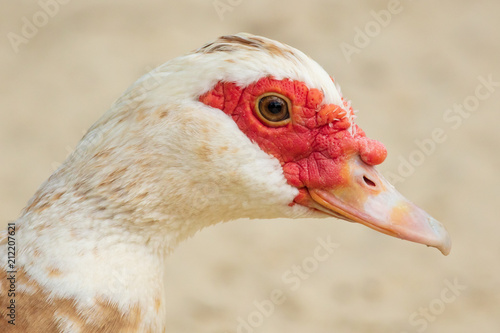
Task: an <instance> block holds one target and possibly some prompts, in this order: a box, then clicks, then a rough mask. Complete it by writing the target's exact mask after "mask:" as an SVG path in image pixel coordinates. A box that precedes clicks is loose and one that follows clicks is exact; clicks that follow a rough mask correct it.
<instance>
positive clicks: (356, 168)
mask: <svg viewBox="0 0 500 333" xmlns="http://www.w3.org/2000/svg"><path fill="white" fill-rule="evenodd" d="M345 175H346V178H347V179H346V184H345V185H343V186H339V187H336V188H333V189H314V188H308V191H309V195H310V197H311V199H312V202H309V205H310V206H312V207H311V208H315V209H317V210H319V211H322V212H324V213H326V214H329V215H332V216H335V217H338V218H342V219H344V220H347V221H351V222H358V223H361V224H364V225H366V226H367V227H370V228H372V229H375V230H377V231H380V232H382V233H384V234H387V235H390V236H394V237H398V238H401V239H405V240H409V241H412V242H416V243H421V244H425V245H428V246H433V247H435V248H437V249H439V250H440V251H441V252H442V253H443V254H444V255H448V253H450V249H451V240H450V237H449V236H448V233H447V232H446V229H445V228H444V227H443V225H442V224H441V223H439V222H438V221H437V220H435V219H434V218H432V217H431V216H430V215H429V214H427V213H426V212H425V211H424V210H422V209H421V208H419V207H417V206H416V205H414V204H413V203H411V202H410V201H409V200H408V199H406V198H405V197H403V195H401V194H400V193H399V192H398V191H396V189H395V188H394V186H392V185H391V184H390V183H389V182H388V181H387V180H386V179H385V178H384V177H383V176H382V175H381V174H380V173H379V172H378V171H377V170H376V169H375V168H374V167H373V166H370V165H367V164H366V163H364V162H363V161H361V159H360V158H359V157H354V158H352V159H351V160H350V161H349V162H348V163H347V167H346V169H345Z"/></svg>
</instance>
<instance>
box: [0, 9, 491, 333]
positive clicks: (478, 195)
mask: <svg viewBox="0 0 500 333" xmlns="http://www.w3.org/2000/svg"><path fill="white" fill-rule="evenodd" d="M66 2H67V3H66V4H61V5H60V8H59V9H58V11H57V13H55V15H54V17H53V18H50V19H49V20H48V22H47V24H46V25H44V26H42V27H40V28H39V29H38V33H37V34H36V35H35V36H34V37H32V38H30V39H29V40H28V42H27V43H26V44H20V45H19V50H18V52H17V53H16V52H14V49H13V47H12V45H11V43H10V42H9V39H8V33H9V32H14V33H16V34H19V35H21V32H22V27H23V24H24V23H23V20H22V18H23V17H26V18H27V19H28V20H29V21H31V22H33V16H34V15H38V14H37V13H38V12H40V11H41V10H42V9H41V7H40V4H39V3H37V2H34V1H33V2H31V1H4V2H3V3H2V11H1V14H0V29H1V31H0V32H1V34H0V35H1V39H0V50H1V53H0V57H1V58H0V78H1V79H0V110H1V111H0V161H1V163H0V223H1V226H2V228H3V227H4V226H5V224H6V223H7V222H8V221H12V220H15V219H16V217H17V214H18V213H19V211H20V210H21V209H22V208H23V207H24V205H25V203H26V202H27V200H28V199H29V198H30V197H31V195H32V194H33V193H34V192H35V190H36V189H37V188H38V186H39V185H40V184H41V183H42V182H43V181H44V180H45V179H46V178H47V177H48V176H49V175H50V174H51V173H52V171H53V170H54V168H55V167H57V165H58V163H60V162H62V161H63V160H64V158H65V157H66V156H67V154H68V153H69V151H71V149H72V148H73V147H74V146H75V145H76V143H77V142H78V140H79V139H80V138H81V136H82V134H83V132H84V131H85V130H86V129H87V128H88V127H89V126H90V125H91V124H92V123H93V122H94V121H95V120H97V118H98V117H99V116H100V115H101V114H102V113H103V112H104V111H105V110H106V109H107V108H108V107H109V106H110V105H111V103H112V102H113V101H114V100H115V99H116V98H118V96H119V95H120V94H121V93H122V92H123V91H124V90H125V89H126V88H127V86H128V85H130V84H131V83H132V82H133V81H134V80H135V79H136V78H138V77H139V76H140V75H142V74H143V73H145V72H146V71H148V70H150V69H151V68H154V67H155V66H157V65H159V64H161V63H162V62H164V61H166V60H169V59H171V58H173V57H176V56H178V55H181V54H183V53H186V52H188V51H190V50H192V49H195V48H197V47H199V46H200V45H202V44H203V43H205V42H207V41H210V40H212V39H214V38H216V37H217V36H219V35H222V34H230V33H236V32H240V31H246V32H252V33H255V34H261V35H265V36H267V37H270V38H274V39H278V40H280V41H283V42H285V43H288V44H290V45H292V46H295V47H297V48H299V49H301V50H302V51H304V52H306V53H307V54H309V55H310V56H311V57H312V58H314V59H316V60H317V61H318V62H319V63H320V64H322V65H323V66H324V68H325V69H326V70H327V71H328V72H329V73H331V74H332V75H334V76H335V78H336V80H337V81H338V82H339V83H340V84H341V86H342V88H343V93H344V95H345V96H346V97H347V98H349V99H351V100H352V101H353V105H354V107H355V108H356V109H358V110H360V112H359V113H358V120H357V121H358V123H359V124H360V125H361V127H362V128H363V129H364V130H365V131H366V132H367V134H368V135H369V136H370V137H373V138H376V139H379V140H380V141H382V142H383V143H385V144H386V146H387V148H388V150H389V157H388V158H387V160H386V162H385V163H384V164H383V165H382V167H381V169H382V171H383V173H385V174H386V175H388V174H391V173H396V174H397V172H398V168H399V167H400V165H401V161H402V160H403V159H405V160H408V159H409V158H410V156H413V158H414V159H415V158H417V157H418V156H417V155H418V154H419V153H415V151H418V150H419V148H418V146H417V145H416V143H415V140H424V139H426V138H431V135H432V132H433V130H434V129H435V128H440V129H442V130H443V131H444V133H445V135H446V139H445V140H444V142H442V143H439V144H436V149H435V151H434V152H433V153H431V154H429V156H425V158H424V159H423V160H419V163H420V165H418V166H416V167H415V170H414V171H413V172H410V174H409V175H406V176H405V177H404V181H399V182H398V184H397V187H398V188H399V190H400V191H401V192H402V193H403V194H405V195H406V196H407V197H409V198H410V199H412V200H413V201H414V202H416V203H417V204H418V205H420V206H422V207H423V208H425V209H426V210H427V211H428V212H430V213H431V214H432V215H433V216H435V217H436V218H437V219H439V220H441V221H442V222H443V223H444V224H445V225H446V226H447V228H448V230H449V232H450V234H451V236H452V239H453V249H452V252H451V255H450V256H448V257H444V256H442V255H441V254H439V253H438V252H437V251H436V250H434V249H427V248H425V247H424V246H421V245H416V244H412V243H409V242H403V241H400V240H397V239H394V238H390V237H388V236H385V235H381V234H378V233H376V232H374V231H372V230H369V229H368V228H365V227H361V226H358V225H354V224H349V223H346V222H343V221H339V220H335V219H331V220H307V221H285V220H283V221H276V220H275V221H238V222H234V223H228V224H225V225H218V226H216V227H212V228H209V229H207V230H204V231H203V232H201V233H199V234H198V235H197V236H196V237H194V238H193V239H191V240H189V241H187V242H186V243H184V244H183V245H182V246H181V247H180V248H179V249H178V251H177V252H176V253H175V255H173V256H172V257H171V258H170V259H169V261H168V267H169V273H168V277H167V278H168V281H169V285H168V291H169V293H170V294H171V298H170V303H169V305H168V306H169V313H168V317H169V321H170V327H169V329H170V331H171V332H235V331H237V327H238V318H239V317H240V318H242V319H244V320H245V321H247V322H248V321H249V320H250V321H252V320H253V323H254V326H256V327H251V330H249V329H248V328H247V329H246V331H253V332H339V333H345V332H381V333H382V332H383V333H401V332H408V333H410V332H429V333H430V332H434V333H435V332H440V333H441V332H454V333H460V332H473V331H474V332H499V331H500V241H499V238H500V236H499V235H500V221H499V218H498V216H499V214H500V209H499V207H500V206H499V203H498V199H499V194H498V192H499V188H500V177H499V173H498V170H499V168H500V154H499V148H498V145H499V144H500V135H499V130H498V126H499V124H500V115H499V114H500V113H499V111H500V110H499V105H500V89H499V88H500V87H498V86H497V87H493V88H492V92H490V94H489V96H487V97H484V96H483V95H484V94H483V95H482V96H483V97H484V98H482V100H479V99H476V101H479V103H478V105H475V106H474V104H473V102H474V98H475V97H474V94H475V91H476V88H477V87H478V86H480V84H481V83H480V81H479V79H478V77H479V76H482V77H484V78H488V76H490V75H491V76H492V78H493V81H495V82H499V81H500V64H499V59H500V23H499V22H500V21H499V20H498V19H499V13H500V3H499V2H498V1H495V0H490V1H465V0H461V1H457V0H453V1H452V0H447V1H439V2H437V1H431V0H421V1H409V0H401V2H400V5H399V6H398V7H397V8H399V9H400V10H399V12H398V13H396V14H393V15H391V19H390V22H388V24H385V25H386V26H385V27H384V26H381V24H380V23H377V21H376V20H375V18H374V16H373V13H372V11H375V12H379V11H381V10H388V6H389V5H388V3H389V1H368V0H366V1H326V0H324V1H321V0H310V1H296V0H293V1H290V0H289V1H273V2H272V3H271V2H269V1H267V2H266V1H262V0H259V1H249V0H246V1H245V0H243V1H241V0H221V1H212V0H210V1H201V0H190V1H183V2H181V1H165V0H161V1H160V0H157V1H154V0H146V1H140V2H139V1H135V2H134V1H130V0H127V1H123V0H122V1H105V2H103V1H97V0H92V1H78V2H77V1H66ZM215 4H219V6H224V5H225V6H226V7H220V8H219V10H224V9H225V10H226V11H225V12H223V13H218V12H217V9H216V6H215ZM42 18H43V17H39V18H38V19H42ZM42 23H43V22H42ZM377 25H378V31H377ZM365 28H370V29H372V30H370V34H372V35H373V37H369V41H368V43H367V44H368V45H361V44H359V43H360V41H359V40H358V41H357V42H358V46H363V47H359V48H358V49H359V52H358V53H354V54H352V56H351V57H350V61H348V59H347V58H346V57H345V55H344V54H343V52H342V50H341V47H340V46H341V45H343V44H342V43H348V44H350V45H351V46H353V47H356V44H355V41H354V40H355V37H356V34H357V31H358V30H357V29H360V30H364V29H365ZM11 36H12V35H11ZM358 39H359V38H358ZM344 45H345V44H344ZM479 89H482V90H481V91H482V92H483V93H484V92H487V90H485V89H484V88H479ZM464 102H468V103H472V104H470V105H472V106H470V105H469V109H472V111H471V112H467V113H468V114H469V115H468V116H467V117H464V116H460V117H459V118H458V119H457V118H456V115H455V120H454V121H453V122H451V121H446V120H445V118H444V115H445V112H446V110H447V109H449V108H452V107H453V106H454V104H463V103H464ZM458 121H460V124H459V123H458ZM453 126H454V127H456V128H453ZM412 154H413V155H412ZM328 236H329V237H331V239H332V241H334V242H336V243H337V244H339V247H338V249H336V250H335V252H334V253H333V254H331V256H330V257H329V258H328V260H327V261H325V262H322V263H320V264H319V267H318V269H317V270H315V271H314V272H312V273H311V274H310V277H308V278H307V279H304V280H303V281H302V284H301V286H300V288H299V289H298V290H296V291H292V290H290V288H289V287H290V285H287V284H285V283H284V282H283V280H282V275H283V274H285V272H287V270H289V269H290V267H292V265H300V264H301V263H302V262H303V260H305V259H306V258H308V257H310V256H311V255H312V254H313V251H314V249H315V247H316V246H317V245H318V241H317V238H318V237H322V238H323V239H326V238H327V237H328ZM446 281H449V282H446ZM448 283H452V284H453V283H456V284H458V285H460V286H463V287H460V288H462V289H460V288H459V289H457V290H454V292H453V290H451V289H450V288H449V285H448ZM463 288H465V289H463ZM273 289H279V290H282V291H283V292H284V293H285V296H286V298H287V299H286V301H285V303H283V304H281V305H277V306H276V307H275V309H274V311H273V313H272V314H271V315H269V316H268V317H265V318H264V315H262V314H261V315H260V317H259V314H258V313H257V314H256V311H258V310H257V307H256V305H255V303H254V302H255V301H258V302H261V301H262V300H265V299H268V298H269V295H270V293H271V291H272V290H273ZM423 311H427V313H428V314H427V315H424V312H423ZM262 318H263V319H262ZM261 319H262V320H261ZM240 331H242V332H246V331H245V330H244V329H243V328H241V329H240Z"/></svg>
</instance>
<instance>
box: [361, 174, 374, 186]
mask: <svg viewBox="0 0 500 333" xmlns="http://www.w3.org/2000/svg"><path fill="white" fill-rule="evenodd" d="M363 180H364V181H365V184H366V185H368V186H372V187H376V186H377V184H375V182H374V181H373V180H371V179H370V178H368V177H366V176H363Z"/></svg>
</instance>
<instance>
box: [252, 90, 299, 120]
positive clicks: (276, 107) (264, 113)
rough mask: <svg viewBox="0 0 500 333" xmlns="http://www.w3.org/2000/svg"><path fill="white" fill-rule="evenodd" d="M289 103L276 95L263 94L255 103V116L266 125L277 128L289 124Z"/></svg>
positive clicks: (283, 97)
mask: <svg viewBox="0 0 500 333" xmlns="http://www.w3.org/2000/svg"><path fill="white" fill-rule="evenodd" d="M290 108H291V103H290V100H289V99H288V98H286V97H285V96H283V95H280V94H278V93H265V94H263V95H261V96H259V98H257V100H256V102H255V114H256V115H257V117H259V119H260V120H261V121H262V122H263V123H265V124H266V125H269V126H272V127H279V126H283V125H286V124H288V123H289V122H290Z"/></svg>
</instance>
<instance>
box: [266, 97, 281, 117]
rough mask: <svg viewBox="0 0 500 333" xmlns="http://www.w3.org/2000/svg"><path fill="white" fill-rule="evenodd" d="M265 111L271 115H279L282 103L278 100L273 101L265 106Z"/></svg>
mask: <svg viewBox="0 0 500 333" xmlns="http://www.w3.org/2000/svg"><path fill="white" fill-rule="evenodd" d="M267 109H268V110H269V112H271V113H272V114H279V113H281V110H283V103H282V102H281V101H279V100H276V99H273V100H272V101H270V102H269V104H268V105H267Z"/></svg>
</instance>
